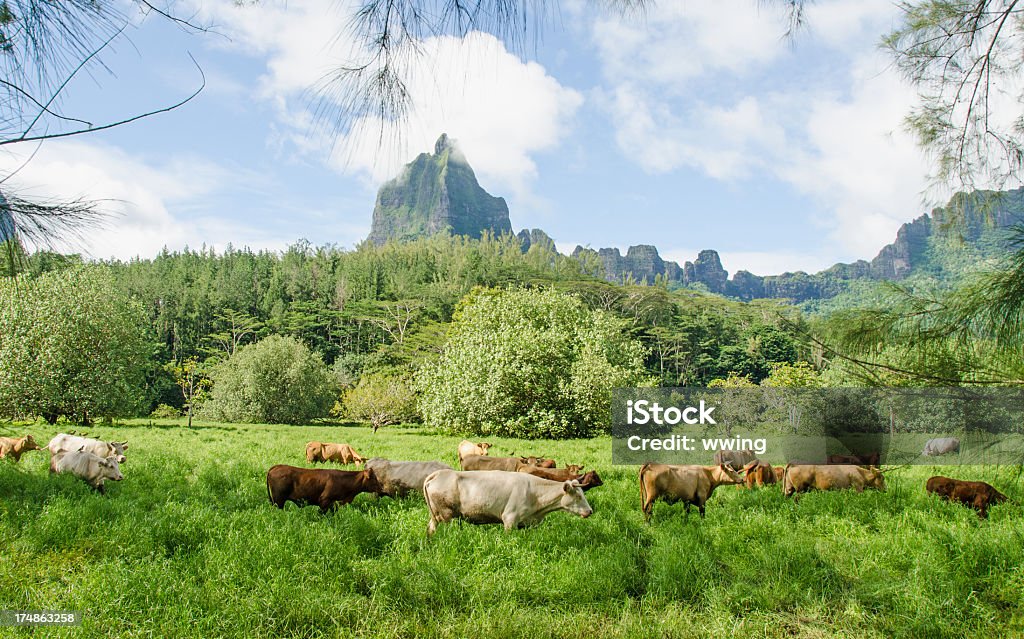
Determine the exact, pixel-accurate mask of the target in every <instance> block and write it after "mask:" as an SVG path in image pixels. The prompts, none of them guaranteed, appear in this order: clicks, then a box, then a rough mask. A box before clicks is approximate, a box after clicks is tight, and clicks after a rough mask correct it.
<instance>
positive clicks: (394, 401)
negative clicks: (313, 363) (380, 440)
mask: <svg viewBox="0 0 1024 639" xmlns="http://www.w3.org/2000/svg"><path fill="white" fill-rule="evenodd" d="M341 408H342V413H343V414H344V415H345V416H346V417H349V418H351V419H356V420H359V421H364V422H370V424H371V425H372V426H373V432H377V429H378V428H380V427H381V426H388V425H390V424H400V423H402V422H407V421H413V420H415V419H417V418H418V417H419V416H418V414H417V412H416V394H415V393H413V390H412V388H410V387H409V384H408V383H407V382H406V381H405V380H404V379H401V378H398V377H389V376H386V375H380V374H367V375H363V377H362V378H361V379H360V380H359V383H358V384H357V385H356V386H355V388H351V389H349V390H348V391H346V392H345V397H344V399H343V400H342V406H341Z"/></svg>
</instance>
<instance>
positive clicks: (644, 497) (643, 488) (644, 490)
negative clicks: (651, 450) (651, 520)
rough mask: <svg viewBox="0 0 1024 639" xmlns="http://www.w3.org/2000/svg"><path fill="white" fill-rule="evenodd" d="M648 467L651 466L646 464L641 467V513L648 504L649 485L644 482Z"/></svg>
mask: <svg viewBox="0 0 1024 639" xmlns="http://www.w3.org/2000/svg"><path fill="white" fill-rule="evenodd" d="M648 466H650V464H644V465H643V466H641V467H640V473H639V478H640V510H641V511H643V509H644V504H646V503H647V484H646V482H644V473H645V472H646V471H647V467H648Z"/></svg>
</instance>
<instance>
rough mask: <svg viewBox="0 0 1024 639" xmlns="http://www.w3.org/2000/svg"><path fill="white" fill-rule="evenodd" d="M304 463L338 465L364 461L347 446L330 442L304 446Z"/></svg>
mask: <svg viewBox="0 0 1024 639" xmlns="http://www.w3.org/2000/svg"><path fill="white" fill-rule="evenodd" d="M306 461H308V462H311V463H315V462H329V461H332V462H337V463H339V464H362V463H363V462H364V461H366V460H365V459H363V457H362V456H361V455H360V454H359V453H357V452H356V449H355V448H352V447H351V446H349V445H348V444H332V443H330V442H309V443H308V444H306Z"/></svg>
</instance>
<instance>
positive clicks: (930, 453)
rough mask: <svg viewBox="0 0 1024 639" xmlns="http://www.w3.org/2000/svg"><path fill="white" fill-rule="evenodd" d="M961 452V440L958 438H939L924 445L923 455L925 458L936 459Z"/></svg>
mask: <svg viewBox="0 0 1024 639" xmlns="http://www.w3.org/2000/svg"><path fill="white" fill-rule="evenodd" d="M958 452H960V440H959V439H957V438H956V437H939V438H936V439H929V440H928V441H927V442H925V444H924V451H923V453H922V454H923V455H924V456H925V457H935V456H936V455H946V454H948V453H958Z"/></svg>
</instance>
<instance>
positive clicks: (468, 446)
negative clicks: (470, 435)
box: [459, 439, 491, 464]
mask: <svg viewBox="0 0 1024 639" xmlns="http://www.w3.org/2000/svg"><path fill="white" fill-rule="evenodd" d="M490 447H491V445H490V444H488V443H487V442H480V443H479V444H474V443H473V442H471V441H469V440H468V439H463V440H462V441H461V442H460V443H459V464H462V460H463V459H464V458H466V457H469V456H470V455H480V456H482V457H486V456H487V449H488V448H490Z"/></svg>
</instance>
